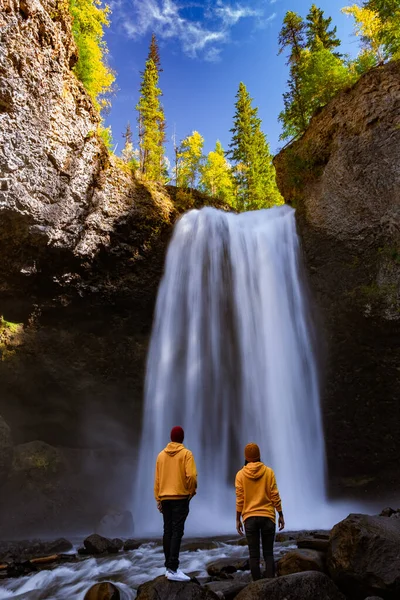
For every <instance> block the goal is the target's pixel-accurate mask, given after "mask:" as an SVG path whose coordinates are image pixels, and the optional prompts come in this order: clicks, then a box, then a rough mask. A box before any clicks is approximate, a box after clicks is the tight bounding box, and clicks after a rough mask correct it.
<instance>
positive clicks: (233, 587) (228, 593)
mask: <svg viewBox="0 0 400 600" xmlns="http://www.w3.org/2000/svg"><path fill="white" fill-rule="evenodd" d="M247 585H248V583H247V582H244V581H239V580H229V581H210V582H209V583H206V584H205V585H204V587H205V588H206V589H207V590H211V591H212V592H214V593H215V594H216V595H217V596H218V597H219V598H222V600H233V599H234V598H236V597H237V596H238V594H239V593H240V592H241V591H242V590H244V588H245V587H247Z"/></svg>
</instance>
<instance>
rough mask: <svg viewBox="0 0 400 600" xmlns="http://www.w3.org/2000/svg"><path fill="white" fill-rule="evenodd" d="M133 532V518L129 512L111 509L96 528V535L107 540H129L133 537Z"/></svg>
mask: <svg viewBox="0 0 400 600" xmlns="http://www.w3.org/2000/svg"><path fill="white" fill-rule="evenodd" d="M133 532H134V525H133V517H132V513H131V512H130V511H129V510H117V509H112V508H111V509H109V512H108V513H107V514H106V515H104V516H103V517H102V518H101V519H100V521H99V524H98V525H97V527H96V533H98V534H99V535H102V536H104V537H107V538H114V537H119V536H121V537H124V538H127V537H130V536H132V535H133Z"/></svg>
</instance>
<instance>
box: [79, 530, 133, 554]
mask: <svg viewBox="0 0 400 600" xmlns="http://www.w3.org/2000/svg"><path fill="white" fill-rule="evenodd" d="M83 545H84V546H85V550H86V551H87V553H88V554H104V553H105V552H108V553H109V554H117V553H118V552H119V551H120V550H121V548H122V547H123V545H124V543H123V541H122V540H120V539H118V538H116V539H114V540H109V539H107V538H105V537H103V536H102V535H98V534H97V533H93V534H92V535H89V537H87V538H86V539H85V540H84V542H83ZM81 550H82V549H81V548H80V549H79V550H78V552H79V554H83V555H84V554H85V552H82V551H81Z"/></svg>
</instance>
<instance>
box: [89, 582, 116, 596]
mask: <svg viewBox="0 0 400 600" xmlns="http://www.w3.org/2000/svg"><path fill="white" fill-rule="evenodd" d="M120 597H121V596H120V593H119V589H118V588H117V587H116V586H115V585H114V584H113V583H110V582H109V581H103V582H102V583H96V584H95V585H93V586H92V587H91V588H90V590H88V591H87V592H86V594H85V598H84V600H120Z"/></svg>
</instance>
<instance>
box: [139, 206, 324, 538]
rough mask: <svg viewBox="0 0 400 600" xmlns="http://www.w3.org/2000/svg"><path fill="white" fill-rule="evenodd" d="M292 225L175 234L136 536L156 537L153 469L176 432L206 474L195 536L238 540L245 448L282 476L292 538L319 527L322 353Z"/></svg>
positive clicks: (157, 341)
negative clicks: (237, 501) (255, 447)
mask: <svg viewBox="0 0 400 600" xmlns="http://www.w3.org/2000/svg"><path fill="white" fill-rule="evenodd" d="M294 214H295V211H294V210H293V209H291V208H289V207H288V206H282V207H276V208H272V209H269V210H260V211H255V212H248V213H242V214H240V215H235V214H232V213H226V212H223V211H219V210H216V209H213V208H203V209H202V210H192V211H190V212H188V213H186V214H185V215H184V216H183V217H182V218H181V219H180V221H179V222H178V224H177V225H176V227H175V231H174V235H173V238H172V241H171V243H170V246H169V250H168V255H167V260H166V268H165V274H164V277H163V280H162V283H161V286H160V289H159V294H158V300H157V307H156V315H155V322H154V327H153V334H152V339H151V346H150V351H149V356H148V364H147V376H146V398H145V413H144V423H143V429H142V432H143V435H142V441H141V447H140V454H139V468H138V477H137V482H136V485H135V490H136V493H135V502H134V505H135V507H136V509H137V511H136V522H137V523H140V527H141V533H146V534H149V533H152V532H153V529H154V527H156V529H157V530H158V531H159V527H160V525H159V523H158V521H157V520H156V519H155V516H154V500H153V498H152V480H153V473H154V462H155V459H156V456H157V454H158V452H159V451H160V450H161V449H162V448H163V447H164V446H165V445H166V443H167V442H168V441H169V432H170V429H171V427H172V426H173V425H175V424H179V425H182V426H183V428H184V429H185V434H186V437H185V443H186V444H187V446H188V447H189V448H190V449H191V450H192V451H193V453H194V456H195V459H196V463H197V468H198V474H199V488H198V495H197V497H196V498H195V499H194V500H193V502H192V515H191V517H190V519H189V520H188V529H189V531H190V532H193V533H196V534H198V535H199V534H210V533H212V532H214V533H215V532H218V533H222V532H224V531H232V523H233V519H234V490H233V482H234V476H235V473H236V471H237V470H238V469H239V468H241V466H242V464H243V448H244V446H245V444H246V443H248V442H250V441H255V442H257V443H258V444H259V446H260V448H261V454H262V460H263V461H264V462H266V463H267V464H268V465H270V466H271V467H272V468H273V469H274V471H275V473H276V477H277V482H278V487H279V489H280V492H281V496H282V501H283V507H284V512H285V515H286V519H287V524H288V525H289V527H291V528H305V527H315V526H321V525H322V523H321V522H320V520H321V519H320V516H321V511H323V509H324V507H325V504H326V500H325V481H324V480H325V452H324V438H323V430H322V422H321V411H320V405H319V389H318V374H317V364H316V362H317V361H316V344H315V336H314V330H313V319H312V314H311V313H310V304H309V302H308V296H307V292H306V289H305V282H304V278H303V276H302V269H301V255H300V248H299V240H298V236H297V233H296V225H295V217H294Z"/></svg>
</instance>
